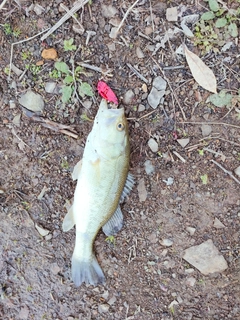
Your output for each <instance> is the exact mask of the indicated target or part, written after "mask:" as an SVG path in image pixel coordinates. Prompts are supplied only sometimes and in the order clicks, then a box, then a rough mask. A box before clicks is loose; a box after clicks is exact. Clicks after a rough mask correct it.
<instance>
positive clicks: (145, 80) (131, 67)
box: [127, 63, 148, 83]
mask: <svg viewBox="0 0 240 320" xmlns="http://www.w3.org/2000/svg"><path fill="white" fill-rule="evenodd" d="M127 66H128V68H129V69H130V70H131V71H132V72H133V73H135V75H136V76H137V77H138V78H139V79H141V80H142V81H144V82H146V83H148V79H146V78H145V77H144V76H143V75H141V73H140V72H138V71H137V70H136V69H135V68H134V67H133V66H131V65H130V63H127Z"/></svg>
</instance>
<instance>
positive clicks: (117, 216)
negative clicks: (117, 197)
mask: <svg viewBox="0 0 240 320" xmlns="http://www.w3.org/2000/svg"><path fill="white" fill-rule="evenodd" d="M122 226H123V214H122V211H121V209H120V207H119V206H118V207H117V210H116V211H115V212H114V214H113V215H112V217H111V218H110V219H109V220H108V222H107V223H106V224H105V225H104V226H103V227H102V230H103V232H104V233H105V235H106V236H113V235H115V234H116V233H118V231H120V230H121V229H122Z"/></svg>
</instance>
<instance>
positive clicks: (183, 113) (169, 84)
mask: <svg viewBox="0 0 240 320" xmlns="http://www.w3.org/2000/svg"><path fill="white" fill-rule="evenodd" d="M151 58H152V60H153V61H154V62H155V63H156V65H157V66H158V68H159V70H160V71H161V72H162V75H163V77H164V79H165V80H166V81H167V83H168V86H169V88H170V90H171V92H172V95H173V96H174V98H175V100H176V101H177V104H178V106H179V108H180V110H181V113H182V116H183V119H184V120H187V118H186V116H185V112H184V111H183V108H182V106H181V104H180V102H179V100H178V97H177V96H176V94H175V92H174V91H173V88H172V86H171V83H170V81H169V80H168V78H167V77H166V76H165V73H164V71H163V69H162V68H161V66H160V64H159V63H158V62H157V61H156V60H155V59H154V58H153V57H151ZM173 107H174V104H173ZM174 111H175V110H174ZM174 113H175V112H174Z"/></svg>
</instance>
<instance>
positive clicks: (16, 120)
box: [12, 113, 21, 127]
mask: <svg viewBox="0 0 240 320" xmlns="http://www.w3.org/2000/svg"><path fill="white" fill-rule="evenodd" d="M20 120H21V113H18V114H17V115H16V116H15V117H14V118H13V121H12V123H13V124H14V125H15V126H17V127H20Z"/></svg>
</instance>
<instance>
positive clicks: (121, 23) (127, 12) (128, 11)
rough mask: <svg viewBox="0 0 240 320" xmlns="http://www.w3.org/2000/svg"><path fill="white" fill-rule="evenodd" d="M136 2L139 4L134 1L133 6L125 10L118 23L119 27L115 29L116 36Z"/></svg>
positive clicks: (137, 0)
mask: <svg viewBox="0 0 240 320" xmlns="http://www.w3.org/2000/svg"><path fill="white" fill-rule="evenodd" d="M138 2H139V0H136V1H135V2H134V4H133V5H132V6H131V7H130V8H128V9H127V11H126V13H125V15H124V17H123V19H122V21H121V22H120V24H119V26H118V28H117V30H116V34H117V33H118V32H119V30H120V29H121V28H122V25H123V23H124V21H125V20H126V19H127V16H128V15H129V13H130V11H131V10H132V9H133V8H134V7H135V6H136V4H137V3H138Z"/></svg>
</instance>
